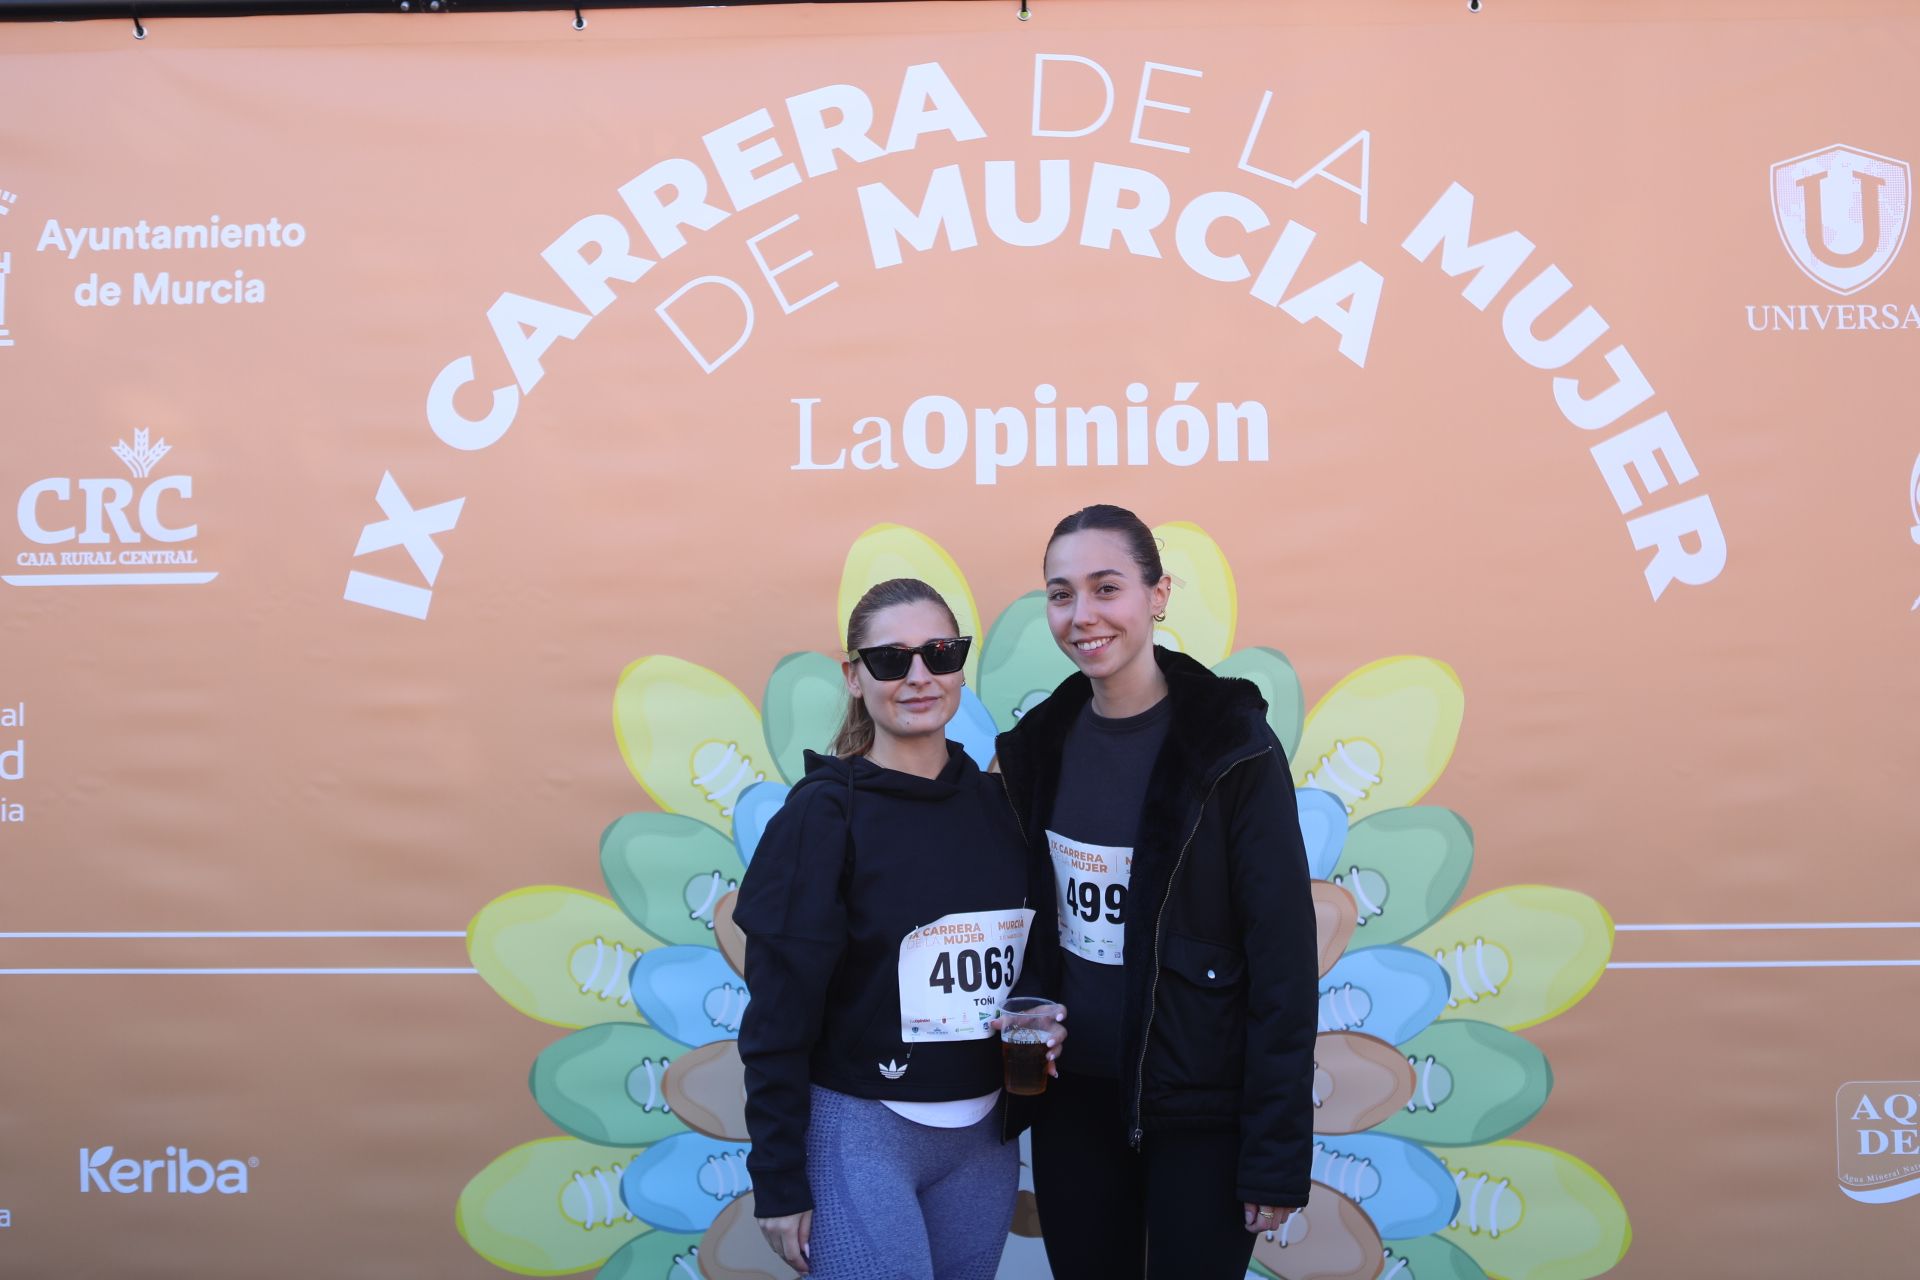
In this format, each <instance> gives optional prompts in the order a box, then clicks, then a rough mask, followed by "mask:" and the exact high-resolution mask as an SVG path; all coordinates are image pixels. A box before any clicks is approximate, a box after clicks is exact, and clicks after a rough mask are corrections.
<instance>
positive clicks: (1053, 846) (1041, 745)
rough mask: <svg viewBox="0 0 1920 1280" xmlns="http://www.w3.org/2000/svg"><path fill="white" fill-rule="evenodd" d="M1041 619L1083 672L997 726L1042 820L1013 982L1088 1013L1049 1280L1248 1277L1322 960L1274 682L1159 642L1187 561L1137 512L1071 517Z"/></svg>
mask: <svg viewBox="0 0 1920 1280" xmlns="http://www.w3.org/2000/svg"><path fill="white" fill-rule="evenodd" d="M1043 563H1044V578H1045V583H1046V598H1047V622H1048V625H1049V626H1050V628H1051V629H1052V632H1053V638H1054V641H1055V642H1056V643H1057V644H1058V645H1059V646H1060V649H1061V651H1062V652H1064V653H1065V654H1066V655H1067V657H1068V658H1069V659H1071V660H1072V661H1073V664H1074V665H1075V666H1076V667H1077V668H1079V670H1078V671H1077V672H1076V673H1075V674H1073V675H1071V676H1069V677H1067V679H1066V680H1065V681H1063V682H1062V683H1061V684H1060V686H1059V687H1058V688H1057V689H1055V690H1054V691H1053V693H1052V694H1050V695H1049V696H1048V697H1047V698H1046V700H1045V701H1043V702H1041V703H1040V704H1039V705H1037V706H1035V707H1033V708H1032V709H1031V710H1029V711H1028V712H1027V713H1026V715H1024V716H1022V717H1021V719H1020V722H1019V724H1018V725H1017V726H1015V728H1014V729H1013V730H1012V731H1010V732H1008V733H1004V734H1002V735H1000V742H999V755H1000V766H1001V768H1002V769H1003V770H1005V776H1006V781H1007V787H1008V791H1009V793H1010V794H1011V795H1012V797H1013V801H1014V807H1015V809H1016V810H1017V811H1018V812H1019V813H1020V815H1021V821H1022V823H1023V825H1024V827H1025V830H1026V833H1027V835H1028V837H1029V840H1030V851H1029V857H1030V859H1031V864H1032V867H1033V877H1034V878H1033V888H1032V890H1031V892H1032V895H1033V897H1034V899H1035V902H1034V905H1035V906H1036V907H1037V908H1038V909H1039V913H1038V917H1037V918H1036V920H1035V921H1034V926H1033V932H1034V940H1033V945H1032V949H1031V952H1030V955H1029V959H1028V964H1027V973H1026V976H1025V979H1024V982H1023V985H1026V984H1031V985H1033V986H1035V987H1037V988H1038V989H1041V990H1045V991H1047V992H1049V993H1051V994H1055V995H1058V996H1060V997H1062V998H1064V999H1065V1000H1066V1001H1067V1003H1068V1004H1070V1005H1072V1006H1073V1007H1074V1009H1075V1011H1076V1013H1075V1018H1074V1022H1075V1025H1076V1035H1075V1037H1074V1044H1073V1047H1072V1049H1071V1050H1069V1051H1068V1052H1066V1053H1065V1054H1063V1055H1061V1057H1060V1063H1059V1065H1060V1068H1061V1071H1062V1075H1061V1077H1060V1081H1059V1084H1058V1085H1056V1086H1055V1087H1053V1088H1051V1089H1049V1090H1047V1093H1046V1095H1045V1096H1044V1097H1043V1098H1041V1099H1040V1100H1039V1101H1040V1104H1041V1106H1040V1109H1039V1113H1038V1114H1037V1115H1036V1116H1035V1117H1034V1121H1033V1185H1034V1195H1035V1197H1036V1198H1037V1201H1038V1207H1039V1212H1040V1223H1041V1232H1042V1235H1043V1237H1044V1239H1045V1242H1046V1247H1047V1259H1048V1261H1049V1262H1050V1263H1051V1264H1052V1268H1053V1274H1054V1277H1055V1280H1141V1278H1142V1277H1146V1280H1240V1278H1241V1277H1242V1276H1243V1275H1245V1274H1246V1269H1247V1260H1248V1258H1249V1256H1250V1255H1251V1254H1252V1252H1253V1240H1254V1234H1255V1233H1259V1232H1279V1231H1283V1230H1286V1228H1287V1219H1288V1217H1289V1216H1290V1215H1291V1214H1292V1213H1293V1212H1294V1211H1295V1210H1296V1209H1298V1208H1299V1207H1301V1206H1302V1205H1304V1204H1306V1203H1307V1186H1308V1178H1309V1174H1310V1171H1311V1167H1312V1163H1313V1136H1312V1134H1313V1108H1314V1097H1313V1072H1314V1064H1313V1045H1314V1031H1315V1028H1316V1025H1317V1023H1316V1004H1317V996H1318V992H1317V989H1316V975H1317V973H1318V966H1317V962H1316V951H1315V942H1314V939H1315V932H1314V914H1313V899H1312V893H1311V890H1310V889H1309V887H1308V873H1307V859H1306V851H1305V849H1304V848H1303V847H1302V843H1301V838H1300V819H1299V814H1298V812H1297V810H1296V809H1295V806H1294V797H1293V779H1292V776H1291V773H1290V772H1289V770H1288V767H1287V760H1286V756H1285V754H1284V753H1283V751H1282V749H1281V746H1280V743H1279V741H1278V740H1277V739H1276V738H1275V737H1274V734H1273V731H1272V730H1271V729H1270V728H1269V727H1268V726H1267V721H1266V714H1265V713H1266V703H1265V702H1264V701H1263V700H1262V699H1261V697H1260V692H1259V690H1258V689H1257V688H1256V687H1255V686H1254V685H1253V684H1251V683H1250V682H1248V681H1245V680H1238V679H1230V678H1223V677H1220V676H1217V675H1215V674H1214V673H1213V672H1211V671H1209V670H1207V668H1206V667H1204V666H1202V665H1201V664H1200V663H1198V662H1195V661H1194V660H1193V659H1192V658H1189V657H1187V656H1186V655H1185V654H1181V653H1175V652H1173V651H1171V650H1168V649H1165V648H1162V647H1161V646H1159V645H1157V644H1155V643H1154V638H1153V637H1154V623H1156V622H1159V621H1162V620H1164V619H1165V617H1166V609H1167V599H1168V593H1169V592H1170V591H1171V590H1172V588H1173V583H1172V579H1171V578H1169V577H1168V575H1167V572H1166V569H1165V568H1164V567H1163V566H1162V565H1161V563H1160V550H1159V547H1158V546H1157V545H1156V544H1155V541H1154V537H1153V533H1152V531H1151V530H1149V529H1148V528H1147V526H1146V525H1145V524H1144V523H1143V522H1142V521H1141V520H1140V518H1139V517H1137V516H1135V515H1134V514H1133V513H1132V512H1131V511H1127V510H1124V509H1122V508H1120V507H1114V506H1092V507H1086V508H1084V509H1082V510H1080V511H1076V512H1074V513H1073V514H1072V515H1070V516H1068V517H1067V518H1066V519H1064V520H1062V521H1061V522H1060V523H1059V524H1058V525H1057V526H1056V527H1055V528H1054V531H1053V537H1052V538H1051V539H1050V540H1049V541H1048V543H1047V550H1046V555H1045V558H1044V561H1043Z"/></svg>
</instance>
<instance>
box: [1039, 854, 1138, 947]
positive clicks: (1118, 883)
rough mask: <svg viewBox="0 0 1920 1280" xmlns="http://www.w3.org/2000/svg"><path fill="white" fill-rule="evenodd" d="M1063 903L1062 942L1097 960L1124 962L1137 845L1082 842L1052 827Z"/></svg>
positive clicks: (1057, 884)
mask: <svg viewBox="0 0 1920 1280" xmlns="http://www.w3.org/2000/svg"><path fill="white" fill-rule="evenodd" d="M1047 852H1048V853H1050V854H1052V855H1053V887H1054V893H1055V896H1056V901H1057V903H1058V905H1059V908H1060V945H1061V946H1063V947H1065V948H1066V949H1067V950H1068V951H1071V952H1072V953H1073V954H1074V955H1077V956H1079V957H1080V958H1081V959H1082V960H1091V961H1093V962H1094V963H1095V964H1119V963H1120V952H1121V947H1122V945H1123V944H1124V943H1125V941H1126V936H1127V930H1126V925H1127V884H1128V882H1129V881H1130V880H1132V879H1133V850H1131V849H1122V848H1119V847H1118V846H1116V845H1110V844H1082V843H1081V842H1079V841H1078V840H1069V839H1067V838H1066V837H1065V836H1063V835H1061V834H1060V833H1058V832H1056V831H1049V832H1047Z"/></svg>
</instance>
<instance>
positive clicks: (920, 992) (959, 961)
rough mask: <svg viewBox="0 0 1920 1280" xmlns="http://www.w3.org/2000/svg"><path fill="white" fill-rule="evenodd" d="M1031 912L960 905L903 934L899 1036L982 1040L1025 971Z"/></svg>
mask: <svg viewBox="0 0 1920 1280" xmlns="http://www.w3.org/2000/svg"><path fill="white" fill-rule="evenodd" d="M1032 924H1033V910H1032V908H1030V907H1017V908H1015V909H1013V910H1011V911H962V912H958V913H956V914H954V915H950V916H941V917H940V918H939V919H938V920H935V921H934V922H933V923H932V924H930V925H925V926H923V927H921V928H918V929H915V930H914V931H913V932H912V933H910V934H908V935H907V936H906V937H905V938H902V939H901V940H900V1038H901V1039H902V1040H906V1041H909V1042H911V1041H916V1040H985V1039H986V1038H987V1037H989V1036H991V1035H992V1034H993V1032H991V1031H989V1030H988V1029H987V1023H988V1022H989V1021H990V1020H991V1019H993V1018H994V1017H996V1016H997V1015H998V1014H999V1012H1000V1004H1001V1002H1002V1001H1003V1000H1005V999H1006V996H1007V992H1009V991H1011V990H1012V989H1013V984H1014V981H1015V980H1016V979H1018V978H1019V976H1020V961H1021V958H1022V957H1023V956H1025V955H1026V952H1027V930H1028V928H1029V927H1030V926H1031V925H1032Z"/></svg>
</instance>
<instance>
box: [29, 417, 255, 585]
mask: <svg viewBox="0 0 1920 1280" xmlns="http://www.w3.org/2000/svg"><path fill="white" fill-rule="evenodd" d="M172 450H173V446H171V445H169V444H168V443H167V442H166V441H165V440H164V439H162V440H159V441H157V442H156V441H150V440H149V438H148V433H147V432H146V431H145V430H140V431H136V432H134V433H133V444H131V445H128V444H127V442H126V441H124V440H122V441H119V442H117V443H116V444H115V445H114V446H113V453H114V456H115V457H117V458H119V459H120V461H121V463H123V464H124V465H125V466H126V468H127V471H128V472H129V473H130V474H131V476H132V479H131V480H128V479H123V478H121V477H119V476H94V477H87V478H84V479H75V478H73V477H69V476H49V477H48V478H46V479H44V480H36V481H34V482H33V483H32V484H30V485H28V486H27V487H26V488H25V489H24V490H22V491H21V493H20V501H19V504H18V506H17V507H16V509H15V515H16V516H17V518H18V523H19V526H20V533H21V535H22V536H23V537H25V538H26V540H27V541H28V542H30V543H32V544H34V546H35V547H38V548H54V547H62V548H67V547H70V548H72V549H71V550H65V549H63V550H59V551H54V550H47V549H42V550H31V549H30V550H26V551H22V552H20V553H19V554H18V555H16V556H15V557H14V565H15V566H16V567H18V568H21V569H33V570H40V571H42V572H34V573H19V574H8V575H6V581H7V582H8V583H10V584H12V585H13V586H16V587H74V586H127V585H132V584H136V583H138V584H144V585H150V586H151V585H163V586H185V585H192V584H198V583H203V582H211V581H213V579H215V578H217V577H218V576H219V574H217V573H203V572H198V571H189V572H181V571H180V570H181V569H182V568H187V569H190V570H192V569H194V567H195V566H197V565H198V564H199V558H198V556H197V555H196V554H195V552H194V551H193V549H192V548H190V547H184V546H181V545H180V544H182V543H186V542H191V541H192V540H193V539H194V538H197V537H198V536H199V535H200V526H199V525H198V524H197V523H195V522H193V521H191V520H189V519H187V518H186V512H185V507H186V503H187V502H188V501H189V500H190V499H191V498H192V497H193V477H192V476H187V475H166V476H160V477H158V478H155V477H154V476H153V469H154V467H155V466H156V465H157V464H158V463H159V461H160V460H161V459H162V458H164V457H165V456H166V455H167V454H169V453H171V452H172ZM46 570H52V571H53V572H45V571H46ZM73 570H80V572H72V571H73Z"/></svg>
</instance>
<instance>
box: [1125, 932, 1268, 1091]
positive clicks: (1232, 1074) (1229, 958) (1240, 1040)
mask: <svg viewBox="0 0 1920 1280" xmlns="http://www.w3.org/2000/svg"><path fill="white" fill-rule="evenodd" d="M1161 970H1162V975H1163V976H1162V981H1161V983H1160V989H1159V991H1158V993H1157V994H1156V997H1155V1009H1154V1017H1153V1044H1152V1046H1151V1047H1152V1053H1151V1054H1150V1060H1149V1062H1148V1064H1147V1068H1146V1072H1147V1081H1146V1086H1147V1091H1148V1092H1150V1093H1159V1092H1162V1091H1171V1092H1177V1091H1181V1090H1189V1089H1209V1090H1214V1089H1238V1088H1239V1087H1240V1081H1241V1078H1242V1076H1243V1075H1244V1073H1245V1057H1246V1043H1247V994H1246V977H1247V960H1246V956H1245V955H1244V954H1243V953H1242V952H1241V951H1240V950H1239V949H1238V948H1236V947H1230V946H1226V945H1224V944H1222V943H1217V942H1208V941H1205V940H1204V939H1201V938H1195V937H1191V936H1189V935H1187V934H1180V933H1169V934H1168V935H1167V937H1166V944H1165V946H1164V947H1163V949H1162V951H1161Z"/></svg>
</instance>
